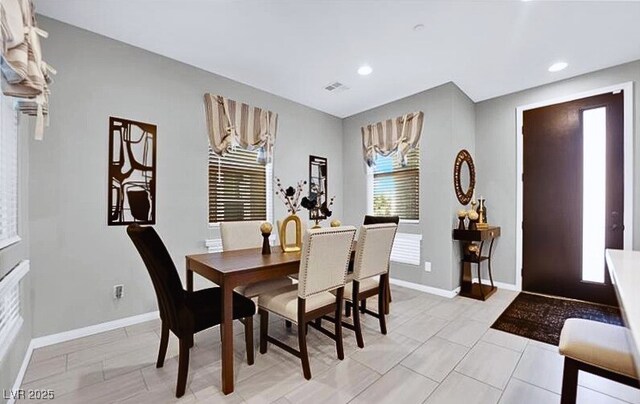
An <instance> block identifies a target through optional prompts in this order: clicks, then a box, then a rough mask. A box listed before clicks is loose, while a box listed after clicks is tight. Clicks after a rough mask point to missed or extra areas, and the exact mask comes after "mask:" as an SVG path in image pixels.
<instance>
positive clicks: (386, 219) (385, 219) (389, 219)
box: [345, 215, 400, 317]
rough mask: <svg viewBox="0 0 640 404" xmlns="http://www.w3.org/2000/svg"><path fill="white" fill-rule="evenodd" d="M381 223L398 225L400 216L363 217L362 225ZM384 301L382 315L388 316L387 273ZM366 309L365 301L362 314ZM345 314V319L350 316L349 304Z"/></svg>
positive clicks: (388, 290) (346, 306)
mask: <svg viewBox="0 0 640 404" xmlns="http://www.w3.org/2000/svg"><path fill="white" fill-rule="evenodd" d="M383 223H394V224H399V223H400V216H373V215H365V216H364V222H363V223H362V224H364V225H368V224H383ZM385 282H386V285H385V299H384V314H389V303H391V300H392V299H391V285H390V284H389V273H388V272H387V277H386V279H385ZM366 309H367V301H366V300H364V301H363V302H362V308H361V311H362V313H365V311H366ZM345 310H346V311H345V314H346V315H347V317H349V316H350V311H351V306H350V304H349V303H347V304H346V305H345Z"/></svg>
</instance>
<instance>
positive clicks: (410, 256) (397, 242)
mask: <svg viewBox="0 0 640 404" xmlns="http://www.w3.org/2000/svg"><path fill="white" fill-rule="evenodd" d="M421 241H422V234H409V233H396V238H395V239H394V240H393V249H392V250H391V261H394V262H402V263H405V264H411V265H420V242H421Z"/></svg>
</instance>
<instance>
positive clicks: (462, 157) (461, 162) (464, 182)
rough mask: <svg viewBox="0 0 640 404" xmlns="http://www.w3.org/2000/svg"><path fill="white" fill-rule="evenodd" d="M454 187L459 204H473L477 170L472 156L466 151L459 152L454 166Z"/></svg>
mask: <svg viewBox="0 0 640 404" xmlns="http://www.w3.org/2000/svg"><path fill="white" fill-rule="evenodd" d="M453 187H454V189H455V191H456V197H457V198H458V202H460V203H461V204H462V205H467V204H469V202H471V198H472V197H473V191H474V190H475V187H476V168H475V166H474V164H473V159H472V158H471V154H469V152H468V151H467V150H465V149H462V150H460V151H459V152H458V155H457V156H456V161H455V163H454V165H453Z"/></svg>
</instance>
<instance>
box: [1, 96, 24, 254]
mask: <svg viewBox="0 0 640 404" xmlns="http://www.w3.org/2000/svg"><path fill="white" fill-rule="evenodd" d="M17 127H18V115H17V113H16V111H15V109H14V108H13V100H12V99H11V98H10V97H5V96H0V248H4V247H6V246H8V245H11V244H13V243H15V242H18V241H20V237H18V130H17Z"/></svg>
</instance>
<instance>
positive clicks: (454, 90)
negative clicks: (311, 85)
mask: <svg viewBox="0 0 640 404" xmlns="http://www.w3.org/2000/svg"><path fill="white" fill-rule="evenodd" d="M418 110H420V111H423V112H424V114H425V116H424V126H423V130H422V138H421V144H420V148H421V151H420V195H421V197H420V223H419V224H401V225H400V231H402V232H407V233H422V251H421V265H420V266H413V265H406V264H398V263H392V268H391V275H392V277H393V278H397V279H401V280H405V281H408V282H413V283H418V284H422V285H427V286H432V287H436V288H440V289H445V290H452V289H455V288H456V287H457V286H458V285H457V284H456V283H457V280H458V279H459V273H458V272H459V264H458V261H457V254H458V253H457V248H456V249H455V250H456V251H454V244H453V241H452V240H451V229H452V228H453V227H452V226H453V225H454V223H455V218H454V216H455V212H456V211H457V210H458V208H459V206H460V205H459V204H458V201H457V199H456V197H455V194H454V192H453V185H452V184H453V183H452V181H453V174H452V172H453V161H454V159H455V156H456V154H457V153H458V151H459V149H461V148H466V149H468V150H469V151H470V152H471V153H473V151H474V137H475V136H474V125H475V115H474V107H473V103H472V102H471V100H470V99H469V98H468V97H467V96H466V95H465V94H464V93H463V92H462V91H460V89H459V88H458V87H457V86H456V85H455V84H453V83H447V84H444V85H442V86H439V87H436V88H433V89H430V90H427V91H424V92H421V93H419V94H415V95H412V96H410V97H406V98H403V99H401V100H398V101H394V102H392V103H389V104H386V105H383V106H380V107H377V108H374V109H371V110H369V111H365V112H362V113H359V114H357V115H354V116H351V117H349V118H346V119H344V120H343V132H344V139H343V149H344V150H343V153H344V186H345V197H347V198H349V203H348V204H346V205H345V206H344V217H345V221H346V222H347V223H362V219H363V217H364V215H365V214H366V210H367V177H366V166H365V163H364V160H363V158H362V135H361V132H360V128H361V127H362V126H363V125H366V124H368V123H374V122H378V121H381V120H384V119H388V118H393V117H396V116H399V115H402V114H405V113H407V112H413V111H418ZM456 247H457V246H456ZM425 261H430V262H431V263H432V269H431V272H425V271H424V262H425Z"/></svg>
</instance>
